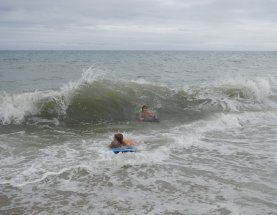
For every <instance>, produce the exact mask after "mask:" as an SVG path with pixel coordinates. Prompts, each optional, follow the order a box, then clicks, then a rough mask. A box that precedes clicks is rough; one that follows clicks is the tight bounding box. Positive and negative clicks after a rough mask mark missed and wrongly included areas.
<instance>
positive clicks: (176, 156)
mask: <svg viewBox="0 0 277 215" xmlns="http://www.w3.org/2000/svg"><path fill="white" fill-rule="evenodd" d="M145 104H146V105H149V106H150V108H151V109H152V110H153V111H155V112H156V113H157V114H158V115H159V117H160V122H159V123H151V122H140V121H138V119H137V114H138V112H139V111H140V110H141V107H142V105H145ZM118 132H120V133H123V134H124V136H126V137H128V138H130V139H132V140H133V141H134V142H135V143H136V149H137V152H136V153H120V154H114V153H113V152H112V151H111V150H110V149H109V148H108V146H109V144H110V143H111V141H112V138H113V135H114V134H115V133H118ZM276 179H277V52H224V51H0V214H1V215H10V214H20V215H21V214H26V215H27V214H28V215H29V214H36V215H38V214H39V215H46V214H51V215H52V214H83V215H86V214H138V215H141V214H164V215H168V214H175V215H179V214H185V215H190V214H212V215H215V214H219V215H221V214H222V215H225V214H226V215H227V214H235V215H238V214H243V215H245V214H247V215H248V214H249V215H255V214H257V215H261V214H270V215H273V214H277V180H276Z"/></svg>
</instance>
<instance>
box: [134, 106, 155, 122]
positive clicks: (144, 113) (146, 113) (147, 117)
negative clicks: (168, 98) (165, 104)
mask: <svg viewBox="0 0 277 215" xmlns="http://www.w3.org/2000/svg"><path fill="white" fill-rule="evenodd" d="M138 117H139V120H140V121H159V117H157V116H156V115H155V113H154V112H153V111H151V110H150V109H149V107H148V106H147V105H143V106H142V108H141V112H139V116H138Z"/></svg>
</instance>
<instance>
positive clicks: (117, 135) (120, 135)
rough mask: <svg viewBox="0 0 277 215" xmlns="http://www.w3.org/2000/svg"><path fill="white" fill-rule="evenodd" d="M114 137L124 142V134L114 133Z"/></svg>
mask: <svg viewBox="0 0 277 215" xmlns="http://www.w3.org/2000/svg"><path fill="white" fill-rule="evenodd" d="M114 139H116V140H117V141H118V142H119V143H122V142H123V135H122V134H120V133H118V134H115V135H114Z"/></svg>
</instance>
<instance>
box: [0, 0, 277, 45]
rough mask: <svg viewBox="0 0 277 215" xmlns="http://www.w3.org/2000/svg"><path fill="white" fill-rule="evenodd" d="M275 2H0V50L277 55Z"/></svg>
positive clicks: (95, 0) (1, 0)
mask: <svg viewBox="0 0 277 215" xmlns="http://www.w3.org/2000/svg"><path fill="white" fill-rule="evenodd" d="M276 8H277V1H275V0H267V1H260V0H232V1H231V0H152V1H149V0H93V1H91V0H79V1H76V0H57V1H54V0H53V1H51V0H49V1H41V0H24V1H22V0H13V1H10V0H9V1H8V0H0V35H1V39H0V49H173V50H175V49H177V50H182V49H192V50H199V49H200V50H226V49H227V50H277V22H276V21H277V13H276Z"/></svg>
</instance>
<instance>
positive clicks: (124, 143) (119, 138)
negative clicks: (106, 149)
mask: <svg viewBox="0 0 277 215" xmlns="http://www.w3.org/2000/svg"><path fill="white" fill-rule="evenodd" d="M133 145H134V142H133V141H132V140H129V139H127V138H124V137H123V134H120V133H118V134H115V135H114V137H113V141H112V142H111V144H110V148H119V147H128V146H133Z"/></svg>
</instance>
